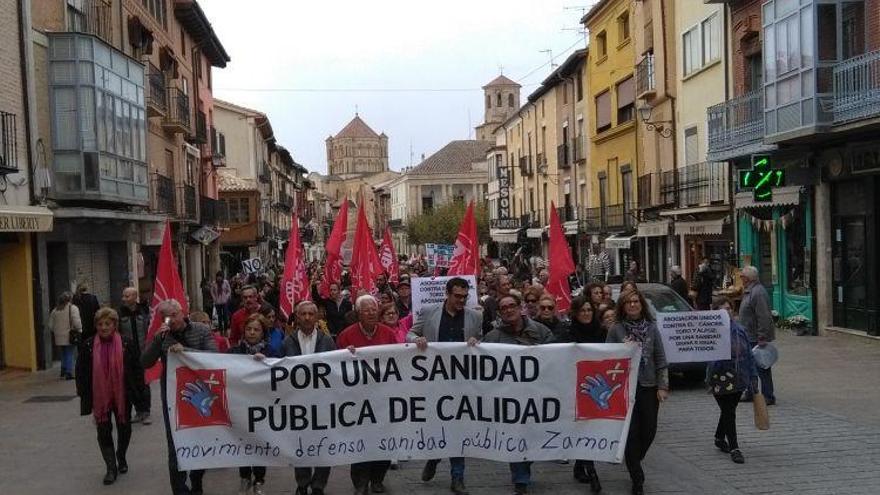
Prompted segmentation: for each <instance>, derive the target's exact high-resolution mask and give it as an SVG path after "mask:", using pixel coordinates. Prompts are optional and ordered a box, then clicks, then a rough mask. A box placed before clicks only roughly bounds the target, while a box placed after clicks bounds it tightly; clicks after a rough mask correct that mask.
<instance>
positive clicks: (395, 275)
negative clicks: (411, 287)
mask: <svg viewBox="0 0 880 495" xmlns="http://www.w3.org/2000/svg"><path fill="white" fill-rule="evenodd" d="M379 262H380V263H382V268H383V269H385V273H387V274H388V281H389V282H391V284H392V285H395V286H396V285H397V282H399V281H400V265H399V264H398V263H397V252H396V251H394V243H392V242H391V227H385V237H384V238H383V239H382V247H381V248H379Z"/></svg>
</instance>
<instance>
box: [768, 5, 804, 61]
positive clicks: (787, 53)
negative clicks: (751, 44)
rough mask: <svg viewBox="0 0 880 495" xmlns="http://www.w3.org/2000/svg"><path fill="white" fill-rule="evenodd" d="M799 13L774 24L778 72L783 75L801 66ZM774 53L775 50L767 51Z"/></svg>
mask: <svg viewBox="0 0 880 495" xmlns="http://www.w3.org/2000/svg"><path fill="white" fill-rule="evenodd" d="M798 22H799V17H798V15H793V16H790V17H789V18H788V19H785V20H782V21H780V22H778V23H777V24H776V25H775V26H774V28H775V29H774V32H775V40H776V52H775V53H776V74H777V75H778V76H782V75H783V74H785V73H786V72H789V71H792V70H794V69H797V68H799V67H800V59H801V54H800V44H799V42H798V37H799V35H798ZM766 53H773V52H766Z"/></svg>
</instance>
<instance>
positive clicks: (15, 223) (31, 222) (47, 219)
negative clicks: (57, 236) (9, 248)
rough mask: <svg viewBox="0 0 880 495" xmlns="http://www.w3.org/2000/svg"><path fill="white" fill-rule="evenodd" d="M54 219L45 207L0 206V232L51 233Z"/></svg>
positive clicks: (50, 211)
mask: <svg viewBox="0 0 880 495" xmlns="http://www.w3.org/2000/svg"><path fill="white" fill-rule="evenodd" d="M54 218H55V216H54V215H53V214H52V210H50V209H49V208H46V207H45V206H0V232H51V231H52V220H53V219H54Z"/></svg>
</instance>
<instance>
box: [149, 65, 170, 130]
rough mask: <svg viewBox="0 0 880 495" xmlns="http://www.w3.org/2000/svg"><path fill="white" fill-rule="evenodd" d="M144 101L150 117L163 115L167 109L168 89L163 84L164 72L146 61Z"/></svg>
mask: <svg viewBox="0 0 880 495" xmlns="http://www.w3.org/2000/svg"><path fill="white" fill-rule="evenodd" d="M146 69H147V85H146V88H145V90H146V103H147V114H148V115H149V116H150V117H164V116H165V112H167V111H168V89H167V87H166V84H165V73H164V72H162V71H161V70H159V68H158V67H156V66H155V65H153V64H152V63H150V62H147V67H146Z"/></svg>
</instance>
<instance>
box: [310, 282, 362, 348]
mask: <svg viewBox="0 0 880 495" xmlns="http://www.w3.org/2000/svg"><path fill="white" fill-rule="evenodd" d="M312 299H314V300H315V302H316V303H317V304H320V305H321V306H323V307H324V314H326V315H327V330H329V331H330V335H331V336H332V337H333V338H336V336H337V335H339V332H341V331H342V330H344V329H345V327H347V326H348V325H347V324H346V322H345V315H347V314H348V313H350V312H351V310H352V306H351V301H349V300H348V298H347V297H343V295H342V291H341V290H340V289H339V284H337V283H331V284H330V297H329V298H327V299H324V298H322V297H321V295H320V294H319V293H318V289H317V287H316V286H314V285H313V286H312Z"/></svg>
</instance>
